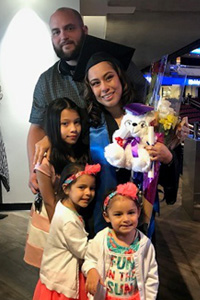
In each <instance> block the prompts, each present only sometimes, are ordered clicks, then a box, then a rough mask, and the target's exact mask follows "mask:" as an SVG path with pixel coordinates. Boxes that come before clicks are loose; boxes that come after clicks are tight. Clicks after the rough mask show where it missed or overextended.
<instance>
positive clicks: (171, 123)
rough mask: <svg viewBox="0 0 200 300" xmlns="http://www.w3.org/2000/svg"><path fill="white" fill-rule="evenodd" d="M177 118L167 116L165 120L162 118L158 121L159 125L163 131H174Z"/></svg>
mask: <svg viewBox="0 0 200 300" xmlns="http://www.w3.org/2000/svg"><path fill="white" fill-rule="evenodd" d="M177 120H178V118H177V117H176V116H174V115H168V116H167V117H166V118H162V119H160V120H159V123H160V124H162V125H163V127H164V130H170V129H171V127H172V128H173V129H174V127H175V126H176V124H177Z"/></svg>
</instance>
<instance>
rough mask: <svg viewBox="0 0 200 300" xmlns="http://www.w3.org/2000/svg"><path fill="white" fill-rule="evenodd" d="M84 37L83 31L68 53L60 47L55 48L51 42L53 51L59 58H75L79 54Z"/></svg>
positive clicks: (68, 59) (67, 59)
mask: <svg viewBox="0 0 200 300" xmlns="http://www.w3.org/2000/svg"><path fill="white" fill-rule="evenodd" d="M84 39H85V33H84V32H83V34H82V36H81V39H80V41H79V42H78V43H77V44H76V45H75V48H74V50H72V51H70V52H69V53H65V52H64V51H63V50H62V48H60V49H58V48H56V47H55V46H54V44H53V48H54V51H55V53H56V55H57V56H58V57H59V58H61V59H64V60H66V61H70V60H77V58H78V57H79V55H80V52H81V48H82V45H83V42H84Z"/></svg>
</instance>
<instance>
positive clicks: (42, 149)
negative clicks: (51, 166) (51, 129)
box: [33, 135, 51, 165]
mask: <svg viewBox="0 0 200 300" xmlns="http://www.w3.org/2000/svg"><path fill="white" fill-rule="evenodd" d="M50 148H51V144H50V142H49V139H48V137H47V136H46V135H45V136H44V137H43V139H41V140H40V141H39V142H37V143H36V144H35V154H34V158H33V164H34V165H36V164H37V163H39V164H41V162H42V159H43V157H44V154H45V153H46V154H47V159H49V156H50Z"/></svg>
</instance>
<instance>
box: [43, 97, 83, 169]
mask: <svg viewBox="0 0 200 300" xmlns="http://www.w3.org/2000/svg"><path fill="white" fill-rule="evenodd" d="M64 109H69V110H75V111H76V112H77V113H78V115H79V116H80V119H81V126H82V120H83V117H82V109H80V108H78V107H77V106H76V104H75V103H74V102H72V101H71V100H70V99H68V98H65V97H64V98H58V99H56V100H54V101H52V102H51V103H50V104H49V106H48V109H47V115H46V134H47V136H48V138H49V140H50V143H51V154H50V163H51V164H52V165H53V166H54V168H55V172H56V174H61V172H62V170H63V168H64V167H65V166H66V164H67V163H69V162H70V159H69V157H72V158H73V159H74V160H75V161H79V162H82V163H86V162H87V161H88V147H87V146H86V145H85V144H84V143H83V141H82V131H81V135H80V137H79V139H78V141H77V143H76V144H75V145H70V146H68V145H67V143H65V142H64V141H63V139H62V137H61V132H60V127H61V124H60V116H61V112H62V111H63V110H64Z"/></svg>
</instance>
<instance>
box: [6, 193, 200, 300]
mask: <svg viewBox="0 0 200 300" xmlns="http://www.w3.org/2000/svg"><path fill="white" fill-rule="evenodd" d="M3 214H4V213H3ZM5 214H6V213H5ZM7 214H8V216H7V217H5V218H4V219H0V299H1V300H31V299H32V294H33V291H34V287H35V284H36V282H37V279H38V271H37V270H36V269H35V268H32V267H30V266H28V265H26V264H25V263H24V262H23V249H24V244H25V239H26V228H27V223H28V214H29V213H28V212H27V211H20V212H9V213H7ZM156 229H157V231H156V241H157V242H156V244H157V246H156V249H157V258H158V264H159V273H160V290H159V300H200V223H199V222H194V221H192V220H191V219H190V217H189V216H188V215H187V213H186V212H185V210H184V209H183V207H182V205H181V197H180V196H179V200H178V202H177V203H176V204H175V205H173V206H167V205H166V204H165V203H161V215H160V216H159V217H157V220H156ZM44 300H45V299H44Z"/></svg>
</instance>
